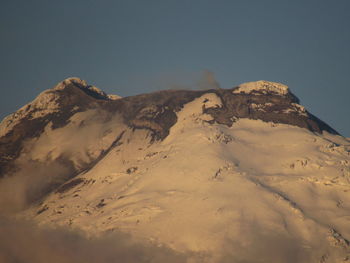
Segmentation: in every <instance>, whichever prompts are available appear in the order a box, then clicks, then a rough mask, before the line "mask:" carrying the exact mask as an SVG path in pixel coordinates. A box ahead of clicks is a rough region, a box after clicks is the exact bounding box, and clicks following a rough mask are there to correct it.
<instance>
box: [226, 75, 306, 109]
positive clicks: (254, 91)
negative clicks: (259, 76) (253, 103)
mask: <svg viewBox="0 0 350 263" xmlns="http://www.w3.org/2000/svg"><path fill="white" fill-rule="evenodd" d="M232 92H233V93H234V94H247V95H275V96H285V97H290V98H292V99H293V102H295V103H299V99H298V98H297V97H296V96H295V95H294V94H293V93H292V92H291V91H290V89H289V87H288V86H287V85H285V84H282V83H278V82H273V81H267V80H259V81H252V82H246V83H242V84H240V85H239V86H238V87H235V88H234V89H233V91H232Z"/></svg>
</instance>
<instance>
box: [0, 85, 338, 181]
mask: <svg viewBox="0 0 350 263" xmlns="http://www.w3.org/2000/svg"><path fill="white" fill-rule="evenodd" d="M205 93H215V94H217V95H218V96H219V97H220V98H221V100H222V106H220V107H211V108H203V112H205V113H208V114H210V115H212V116H213V117H214V120H213V121H212V122H216V123H220V124H225V125H228V126H231V125H233V123H234V122H235V120H236V119H238V118H249V119H260V120H263V121H267V122H274V123H284V124H290V125H294V126H298V127H301V128H306V129H309V130H310V131H313V132H318V133H321V132H322V131H324V130H325V131H328V132H330V133H333V134H337V132H336V131H335V130H334V129H332V128H331V127H329V126H328V125H327V124H326V123H324V122H323V121H321V120H319V119H318V118H317V117H315V116H313V115H312V114H310V113H309V112H307V111H306V109H305V108H304V107H303V106H301V105H299V104H298V103H299V100H298V98H297V97H296V96H295V95H294V94H292V93H291V92H290V91H289V89H288V87H287V86H285V85H283V84H279V83H274V82H267V81H258V82H251V83H245V84H242V85H240V86H238V87H236V88H233V89H227V90H225V89H218V90H207V91H194V90H164V91H158V92H154V93H150V94H142V95H137V96H132V97H126V98H120V97H119V96H116V95H107V94H106V93H104V92H103V91H101V90H99V89H98V88H96V87H94V86H90V85H88V84H87V83H86V82H85V81H83V80H81V79H78V78H69V79H66V80H64V81H62V82H61V83H59V84H58V85H57V86H56V87H54V88H53V89H50V90H47V91H44V92H43V93H41V94H40V95H39V96H38V97H37V98H36V99H35V100H34V101H33V102H31V103H29V104H27V105H25V106H24V107H22V108H21V109H19V110H18V111H17V112H15V113H13V114H11V115H10V116H8V117H6V118H5V119H4V120H3V121H2V123H1V125H0V177H2V176H4V175H5V174H6V173H9V172H10V171H11V169H13V168H14V167H13V162H14V160H16V158H18V156H19V155H20V152H21V150H22V149H23V142H24V141H26V140H28V139H31V138H35V137H38V136H40V134H41V133H42V132H43V131H44V129H45V127H46V126H47V125H48V124H49V123H50V124H51V125H52V129H56V128H60V127H63V126H65V125H66V124H67V123H68V122H69V119H70V117H72V116H73V115H74V114H76V113H78V112H84V111H87V110H89V109H99V110H102V111H104V112H107V113H108V116H109V117H108V118H111V117H112V116H113V114H116V113H120V114H121V115H122V116H123V119H124V123H125V124H126V125H128V126H129V127H130V128H132V129H147V130H150V131H151V132H152V137H153V141H154V140H163V139H164V138H165V137H166V136H167V135H168V133H169V129H170V127H172V126H173V125H174V124H175V123H176V120H177V117H176V112H178V111H179V110H180V109H181V108H182V107H183V105H184V104H186V103H188V102H190V101H192V100H193V99H195V98H198V97H200V96H201V95H203V94H205Z"/></svg>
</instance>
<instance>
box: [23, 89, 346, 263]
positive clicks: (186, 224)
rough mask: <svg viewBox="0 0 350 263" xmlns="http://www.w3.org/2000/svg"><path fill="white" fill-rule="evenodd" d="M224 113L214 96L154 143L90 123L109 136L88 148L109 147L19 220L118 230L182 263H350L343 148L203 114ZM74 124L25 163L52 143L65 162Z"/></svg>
mask: <svg viewBox="0 0 350 263" xmlns="http://www.w3.org/2000/svg"><path fill="white" fill-rule="evenodd" d="M256 86H260V84H259V83H257V84H254V85H253V88H252V89H255V87H256ZM250 87H252V86H251V85H249V88H248V90H249V91H250V90H251V88H250ZM274 87H275V86H274ZM275 88H277V89H278V92H281V93H282V95H283V94H284V92H285V88H284V86H276V87H275ZM222 107H223V101H222V98H220V96H218V94H216V93H215V92H206V93H204V94H202V95H201V96H199V97H197V98H195V99H193V100H192V101H190V102H188V103H186V104H185V105H184V106H183V107H182V109H180V110H179V111H178V112H176V117H177V121H176V123H175V124H174V125H173V126H171V128H170V130H169V134H168V135H167V136H166V137H165V138H164V139H163V140H158V141H154V140H153V139H152V130H149V129H134V128H131V127H128V126H126V125H124V126H123V125H119V124H118V123H119V122H118V121H116V120H115V121H110V122H109V123H110V124H109V125H107V127H105V128H103V129H102V130H101V127H104V126H103V125H104V124H99V125H97V124H96V125H97V127H99V128H95V130H97V131H98V134H110V136H111V137H110V138H109V137H103V136H101V137H99V136H97V137H96V136H92V137H91V138H101V140H99V141H96V143H98V144H100V143H102V144H103V140H106V142H107V141H108V143H109V144H110V143H111V142H112V141H113V140H112V138H115V137H117V136H119V140H118V142H117V143H116V144H114V145H113V147H111V148H110V149H109V150H108V152H105V155H103V156H102V158H100V159H98V161H97V162H94V163H93V164H92V165H90V166H89V168H88V169H86V170H84V171H83V172H81V173H80V174H79V175H78V176H76V177H74V178H73V179H71V180H70V181H68V182H66V183H65V184H63V185H62V186H61V187H59V188H58V189H56V190H55V191H52V192H51V193H50V194H49V195H48V196H47V197H46V198H45V199H43V200H42V202H40V203H38V204H36V205H35V206H32V207H31V208H29V209H28V210H26V211H25V212H23V213H22V214H21V216H22V217H26V218H33V219H34V220H35V221H37V222H38V223H39V224H41V225H43V226H44V225H64V226H69V227H71V228H78V229H81V230H83V231H85V232H86V233H88V234H89V235H92V236H94V235H97V236H98V235H101V234H103V233H105V232H111V231H116V230H118V231H119V230H121V231H123V232H127V233H130V234H131V235H132V236H133V237H135V238H136V239H139V240H145V241H146V242H151V243H155V244H159V245H162V244H163V245H166V246H169V247H171V248H172V249H174V250H177V251H181V252H191V254H190V256H189V259H188V261H189V262H343V261H344V262H345V261H348V260H350V247H349V241H348V240H350V227H349V226H350V205H349V204H350V141H349V140H348V139H346V138H344V137H342V136H339V135H335V134H330V133H327V132H323V133H322V134H321V133H314V132H311V131H309V130H307V129H304V128H300V127H297V126H292V125H287V124H281V123H273V122H266V121H265V122H264V121H261V120H252V119H248V118H239V119H236V120H235V122H233V124H232V126H229V125H224V124H219V123H218V122H213V120H214V119H213V118H214V117H213V115H212V114H208V112H211V111H214V112H215V111H216V110H218V109H220V108H222ZM208 109H210V110H211V111H210V110H209V111H208ZM206 112H207V113H206ZM79 114H80V115H79ZM82 114H87V113H76V114H75V115H73V116H72V117H70V121H71V122H70V123H71V124H70V125H71V128H69V127H68V128H67V127H62V128H61V130H60V129H55V130H50V129H47V130H45V135H44V136H41V137H40V138H39V139H38V140H39V141H42V143H40V144H35V147H34V148H33V151H32V154H33V155H35V156H36V158H46V157H44V156H41V153H46V152H47V150H45V149H44V148H43V147H48V145H50V143H52V145H51V146H52V147H53V146H54V145H57V147H56V148H55V151H57V153H59V152H60V151H61V152H67V151H68V150H67V149H68V148H69V147H68V146H69V144H70V141H68V144H67V141H66V139H67V134H72V133H71V132H67V129H72V127H74V125H75V124H74V123H78V122H79V120H80V121H81V118H82ZM91 116H94V114H92V115H91ZM83 119H84V118H83ZM87 119H88V120H91V122H90V123H91V125H94V123H96V121H94V119H93V117H90V116H88V118H87ZM117 124H118V125H117ZM101 125H102V126H101ZM87 127H89V126H87ZM88 130H89V129H87V131H88ZM65 132H66V135H65ZM73 134H74V132H73ZM52 138H54V140H55V141H53V140H52ZM103 138H106V139H103ZM107 138H109V139H107ZM77 140H78V139H77V138H74V137H73V138H72V143H74V142H75V141H77ZM88 142H90V140H88ZM92 142H93V141H92ZM108 143H107V144H108ZM107 144H106V145H107ZM88 145H89V143H87V146H88ZM39 146H40V147H41V148H40V147H39ZM51 146H50V147H51ZM65 147H68V148H65ZM91 147H92V148H91V152H94V151H98V149H94V144H93V143H91ZM97 148H98V147H97ZM50 149H51V148H50ZM62 149H65V150H64V151H63V150H62ZM99 149H106V146H103V147H101V148H99ZM55 151H53V152H52V154H55ZM68 152H69V151H68ZM83 152H84V153H85V152H86V150H84V151H82V152H81V154H80V155H79V154H77V152H74V154H72V156H73V157H74V156H75V157H76V158H75V159H74V162H76V163H79V159H83V158H87V157H86V156H85V157H84V154H83ZM97 155H98V154H96V156H97ZM78 157H79V158H78Z"/></svg>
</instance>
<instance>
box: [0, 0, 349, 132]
mask: <svg viewBox="0 0 350 263" xmlns="http://www.w3.org/2000/svg"><path fill="white" fill-rule="evenodd" d="M0 1H1V2H0V3H1V5H0V37H1V39H0V40H1V41H0V58H1V59H0V80H1V97H0V118H3V117H4V116H6V115H8V114H10V113H11V112H13V111H15V110H16V109H18V108H19V107H21V106H23V105H24V104H26V103H27V102H29V101H31V100H32V99H34V98H35V97H36V96H37V95H38V94H39V93H40V92H41V91H43V90H45V89H48V88H51V87H53V86H54V85H55V84H56V83H58V82H59V81H61V80H63V79H65V78H67V77H70V76H77V77H80V78H82V79H85V80H87V82H88V83H90V84H93V85H96V86H97V87H99V88H101V89H103V90H104V91H106V92H107V93H112V94H118V95H121V96H129V95H135V94H139V93H146V92H151V91H154V90H159V89H167V88H172V87H188V88H195V86H196V84H197V83H198V82H199V81H200V78H201V76H202V75H203V72H204V71H205V70H209V71H211V72H214V74H215V77H216V79H217V81H218V82H219V83H220V85H221V87H222V88H231V87H233V86H236V85H238V84H240V83H242V82H247V81H255V80H260V79H264V80H270V81H277V82H282V83H285V84H287V85H288V86H289V87H290V88H291V90H292V91H293V92H294V93H295V94H296V95H297V96H298V97H299V98H300V99H301V103H302V104H303V105H304V106H306V108H307V109H308V110H309V111H310V112H311V113H313V114H315V115H316V116H318V117H319V118H321V119H322V120H324V121H326V122H327V123H328V124H330V125H331V126H332V127H333V128H334V129H336V130H338V131H339V132H340V133H342V134H343V135H344V136H347V137H350V121H349V116H350V85H349V83H350V80H349V79H350V1H349V0H328V1H326V0H293V1H291V0H275V1H272V0H256V1H254V0H242V1H238V0H237V1H235V0H227V1H222V0H212V1H208V0H172V1H170V0H159V1H158V0H157V1H155V0H139V1H136V0H125V1H118V0H115V1H104V0H94V1H93V0H69V1H67V0H60V1H48V0H43V1H36V0H30V1H28V0H25V1H24V0H23V1H19V0H0Z"/></svg>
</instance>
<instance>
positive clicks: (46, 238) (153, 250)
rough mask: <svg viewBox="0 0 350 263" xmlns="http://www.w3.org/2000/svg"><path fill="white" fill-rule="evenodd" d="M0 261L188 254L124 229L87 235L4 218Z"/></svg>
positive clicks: (151, 258)
mask: <svg viewBox="0 0 350 263" xmlns="http://www.w3.org/2000/svg"><path fill="white" fill-rule="evenodd" d="M0 262H3V263H47V262H50V263H114V262H121V263H129V262H130V263H131V262H135V263H136V262H139V263H143V262H155V263H157V262H159V263H161V262H162V263H163V262H167V263H172V262H174V263H178V262H179V263H181V262H186V257H185V256H184V255H182V254H180V253H177V252H174V251H173V250H171V249H169V248H165V247H157V246H155V245H145V244H142V243H137V242H135V241H134V240H132V239H131V238H130V237H129V236H128V235H126V234H123V233H111V234H105V235H104V236H103V237H100V238H87V237H85V236H84V234H82V233H78V232H74V231H70V230H67V229H64V228H40V227H38V226H36V225H35V224H33V223H31V222H25V221H18V220H9V219H6V218H1V219H0Z"/></svg>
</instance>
